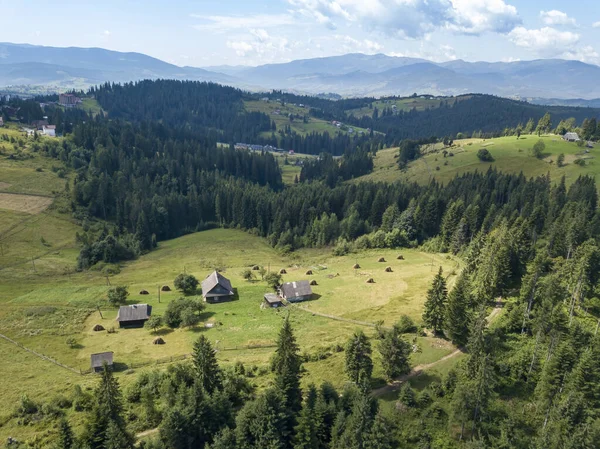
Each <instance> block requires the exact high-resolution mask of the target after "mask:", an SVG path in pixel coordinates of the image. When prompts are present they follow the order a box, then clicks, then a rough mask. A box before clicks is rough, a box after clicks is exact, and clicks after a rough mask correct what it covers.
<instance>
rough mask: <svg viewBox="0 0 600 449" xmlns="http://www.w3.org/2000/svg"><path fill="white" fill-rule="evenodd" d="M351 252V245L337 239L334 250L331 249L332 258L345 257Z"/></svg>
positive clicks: (346, 241) (344, 240)
mask: <svg viewBox="0 0 600 449" xmlns="http://www.w3.org/2000/svg"><path fill="white" fill-rule="evenodd" d="M350 252H352V244H351V243H350V242H348V240H346V239H339V240H338V242H337V244H336V245H335V248H333V255H334V256H345V255H346V254H348V253H350Z"/></svg>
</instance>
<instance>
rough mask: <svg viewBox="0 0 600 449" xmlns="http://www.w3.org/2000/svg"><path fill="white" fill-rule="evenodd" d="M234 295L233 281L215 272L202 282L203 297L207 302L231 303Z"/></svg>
mask: <svg viewBox="0 0 600 449" xmlns="http://www.w3.org/2000/svg"><path fill="white" fill-rule="evenodd" d="M234 294H235V293H234V291H233V288H232V287H231V281H230V280H229V279H227V278H226V277H225V276H223V275H222V274H221V273H218V272H216V271H213V272H212V273H211V274H209V275H208V276H207V277H206V279H204V280H203V281H202V297H203V298H204V301H206V302H210V303H215V302H223V301H230V300H232V299H233V296H234Z"/></svg>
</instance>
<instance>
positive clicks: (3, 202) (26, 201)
mask: <svg viewBox="0 0 600 449" xmlns="http://www.w3.org/2000/svg"><path fill="white" fill-rule="evenodd" d="M50 204H52V198H51V197H47V196H37V195H20V194H18V193H2V192H0V209H7V210H13V211H16V212H24V213H26V214H33V215H36V214H39V213H40V212H42V211H44V210H46V209H47V208H48V206H50Z"/></svg>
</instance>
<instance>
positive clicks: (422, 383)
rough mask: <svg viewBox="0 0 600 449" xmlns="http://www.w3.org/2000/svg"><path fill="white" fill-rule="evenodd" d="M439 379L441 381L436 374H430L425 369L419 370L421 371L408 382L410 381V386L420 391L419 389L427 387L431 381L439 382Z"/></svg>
mask: <svg viewBox="0 0 600 449" xmlns="http://www.w3.org/2000/svg"><path fill="white" fill-rule="evenodd" d="M441 381H442V379H441V378H440V376H438V375H437V374H432V373H428V372H425V371H421V373H420V374H419V375H417V376H415V377H413V378H412V379H410V380H409V381H408V382H409V383H410V386H411V387H412V388H414V389H415V390H419V391H420V390H423V389H425V388H427V387H428V386H429V385H431V383H432V382H441Z"/></svg>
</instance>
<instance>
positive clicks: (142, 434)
mask: <svg viewBox="0 0 600 449" xmlns="http://www.w3.org/2000/svg"><path fill="white" fill-rule="evenodd" d="M155 433H158V427H157V428H155V429H150V430H144V431H143V432H140V433H136V434H135V437H136V439H138V440H139V439H140V438H144V437H147V436H150V435H154V434H155Z"/></svg>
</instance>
